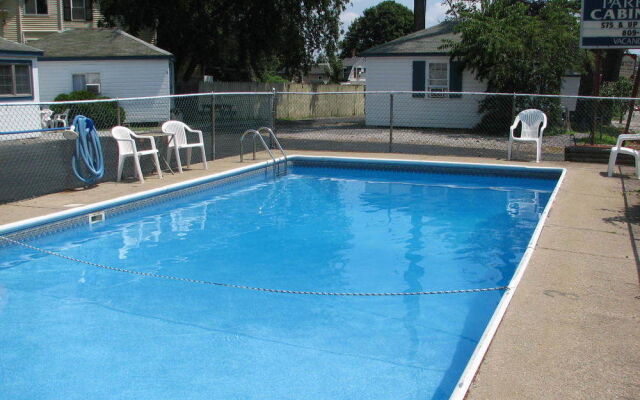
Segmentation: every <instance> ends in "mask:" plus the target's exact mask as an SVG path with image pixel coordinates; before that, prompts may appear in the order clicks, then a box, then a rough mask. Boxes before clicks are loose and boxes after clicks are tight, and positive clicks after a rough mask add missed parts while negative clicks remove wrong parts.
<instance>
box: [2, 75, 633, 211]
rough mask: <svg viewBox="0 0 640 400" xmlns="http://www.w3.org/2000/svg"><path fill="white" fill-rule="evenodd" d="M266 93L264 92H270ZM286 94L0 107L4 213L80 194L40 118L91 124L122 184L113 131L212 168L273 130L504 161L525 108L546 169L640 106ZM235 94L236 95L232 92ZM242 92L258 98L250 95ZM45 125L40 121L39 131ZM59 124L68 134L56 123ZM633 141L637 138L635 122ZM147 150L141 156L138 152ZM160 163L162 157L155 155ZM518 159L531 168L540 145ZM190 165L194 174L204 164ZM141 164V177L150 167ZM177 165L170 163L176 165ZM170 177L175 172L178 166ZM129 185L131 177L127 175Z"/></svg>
mask: <svg viewBox="0 0 640 400" xmlns="http://www.w3.org/2000/svg"><path fill="white" fill-rule="evenodd" d="M263 86H264V87H265V88H268V86H266V85H263ZM287 88H288V89H290V90H291V91H275V90H269V91H247V92H209V93H198V94H185V95H172V96H157V97H137V98H127V99H101V100H91V101H67V102H52V103H34V102H23V103H1V104H0V131H2V132H0V185H1V187H2V190H0V203H2V202H10V201H16V200H20V199H24V198H28V197H34V196H39V195H43V194H46V193H52V192H56V191H61V190H64V189H69V188H74V187H80V186H81V185H82V184H81V183H80V182H79V181H77V180H76V179H75V177H74V176H73V174H72V172H71V156H72V154H73V150H74V146H75V143H74V141H72V140H69V139H66V138H65V137H64V135H63V131H60V130H56V131H50V130H45V129H48V128H51V126H50V125H51V122H50V121H49V120H47V117H46V114H43V110H46V109H49V110H51V112H52V113H53V114H62V115H67V116H68V119H67V122H69V121H71V120H72V118H73V117H74V116H75V115H78V114H82V115H86V116H88V117H90V118H92V119H93V120H94V122H95V123H96V126H97V128H98V130H99V135H100V137H101V141H102V144H103V148H104V153H105V162H106V175H105V178H104V180H115V170H116V165H117V148H116V146H115V142H114V141H113V139H111V137H110V130H111V128H112V127H113V126H116V125H125V126H128V127H129V128H131V129H132V130H133V131H135V132H138V133H141V132H153V131H157V130H159V129H160V125H161V124H162V123H163V122H165V121H167V120H169V119H177V120H181V121H183V122H185V123H186V124H188V125H190V126H191V127H192V128H194V129H198V130H201V131H202V132H203V133H204V140H205V148H206V158H207V159H208V160H214V159H216V158H220V157H227V156H235V155H239V151H240V141H239V140H240V135H242V133H243V132H244V131H246V130H247V129H256V128H258V127H261V126H268V127H271V128H272V129H273V130H274V132H275V133H276V135H277V136H278V139H279V140H280V142H281V143H282V144H283V146H284V147H285V148H286V149H288V150H296V149H299V150H318V151H355V152H394V153H409V154H427V155H451V156H480V157H492V158H505V157H506V149H507V142H508V136H509V126H510V125H511V123H512V122H513V120H514V117H515V115H516V114H517V113H518V112H520V111H521V110H524V109H527V108H538V109H541V110H542V111H544V112H545V114H546V115H547V117H548V120H549V124H548V127H547V128H546V130H545V131H544V136H543V160H563V159H564V154H565V148H566V147H567V146H573V145H575V144H581V143H584V142H587V141H589V140H591V139H595V140H597V141H599V142H602V143H610V144H611V143H613V142H614V141H615V139H616V136H617V135H618V134H619V133H621V131H622V130H623V126H624V122H625V121H626V117H627V115H628V112H629V110H630V109H631V104H632V102H634V101H636V100H640V99H632V98H609V97H580V96H559V95H538V94H523V93H483V92H412V91H393V92H378V91H364V90H363V88H361V87H356V89H354V87H350V86H345V87H344V88H343V87H340V90H334V89H335V88H331V87H329V88H324V89H325V91H321V92H311V91H308V90H309V88H305V89H304V90H298V91H296V90H295V86H292V85H289V86H287ZM236 89H237V88H236ZM247 89H251V88H250V87H247ZM43 117H45V118H44V119H43ZM56 124H58V125H60V124H62V125H64V123H62V122H60V121H57V122H56ZM631 131H640V118H639V119H638V120H636V119H635V117H634V118H632V120H631ZM140 145H142V144H140ZM159 145H160V152H161V153H163V152H164V151H165V150H166V149H165V148H164V144H163V143H159ZM514 155H515V158H516V159H521V160H532V159H534V157H535V148H534V146H533V145H526V144H524V145H521V146H520V147H519V148H516V150H515V152H514ZM198 157H199V155H197V153H196V154H195V158H196V159H195V160H194V162H199V161H200V160H199V159H198ZM148 163H149V162H148V161H147V163H143V170H144V171H145V172H151V171H153V168H152V165H149V164H148ZM173 163H174V164H175V161H173ZM174 166H175V165H174ZM125 173H126V174H128V175H132V169H131V166H126V167H125Z"/></svg>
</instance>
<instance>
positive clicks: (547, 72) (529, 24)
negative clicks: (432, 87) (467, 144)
mask: <svg viewBox="0 0 640 400" xmlns="http://www.w3.org/2000/svg"><path fill="white" fill-rule="evenodd" d="M579 10H580V3H579V2H578V1H576V0H547V1H544V2H541V1H533V2H527V1H519V0H492V1H489V0H483V1H479V2H466V3H464V4H462V5H460V6H459V7H458V8H457V9H456V10H455V11H456V15H457V17H456V18H454V20H456V21H458V24H457V25H456V28H455V30H456V32H458V33H459V34H460V37H461V40H460V41H459V42H453V41H452V42H450V43H448V45H447V47H448V48H450V50H451V55H452V57H454V58H455V59H457V60H460V61H462V62H463V63H464V65H465V67H466V68H468V69H470V70H471V71H472V72H473V73H474V74H475V76H476V78H477V79H479V80H482V81H484V82H486V83H487V91H488V92H503V93H540V94H558V93H560V89H561V85H562V83H561V82H562V76H563V75H564V74H565V73H566V72H567V71H580V70H581V69H582V66H583V65H584V60H585V57H586V52H585V51H584V50H581V49H580V48H579V45H578V38H579V31H580V26H579V20H578V18H577V15H578V12H579ZM511 101H512V100H511V98H508V97H498V98H493V97H490V98H488V99H487V100H485V101H483V102H481V105H480V111H481V112H484V113H485V115H484V118H483V120H482V122H481V123H480V125H479V129H482V130H484V129H488V128H489V126H491V127H492V130H493V131H496V132H502V131H504V129H506V127H508V126H509V125H510V123H511V116H512V105H511ZM525 103H526V104H525ZM537 103H540V104H537ZM526 107H538V108H541V109H543V110H544V111H545V112H546V113H547V116H548V117H549V125H550V126H554V125H556V126H557V125H560V123H561V121H560V116H561V110H560V102H559V100H549V99H544V100H543V99H540V100H536V99H535V98H533V99H525V98H518V100H517V104H516V110H515V111H516V112H517V111H519V110H520V109H524V108H526Z"/></svg>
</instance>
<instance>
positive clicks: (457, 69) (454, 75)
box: [449, 61, 464, 98]
mask: <svg viewBox="0 0 640 400" xmlns="http://www.w3.org/2000/svg"><path fill="white" fill-rule="evenodd" d="M463 70H464V65H463V64H462V62H460V61H450V62H449V91H451V92H462V71H463ZM449 97H451V98H460V97H462V95H461V94H452V95H450V96H449Z"/></svg>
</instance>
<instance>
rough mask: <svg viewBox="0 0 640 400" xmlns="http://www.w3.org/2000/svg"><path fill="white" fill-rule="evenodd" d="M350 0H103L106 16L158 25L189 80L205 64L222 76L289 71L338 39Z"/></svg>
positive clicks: (162, 41)
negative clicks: (344, 11) (344, 12)
mask: <svg viewBox="0 0 640 400" xmlns="http://www.w3.org/2000/svg"><path fill="white" fill-rule="evenodd" d="M348 2H349V0H296V1H294V0H271V1H252V0H174V1H162V2H159V1H156V0H136V1H130V0H100V3H99V4H100V9H101V11H102V13H103V15H104V16H105V23H106V24H107V25H110V26H121V27H123V29H125V30H126V31H128V32H130V33H132V34H134V35H135V34H139V33H140V32H142V31H144V30H149V29H150V30H155V31H156V32H157V44H158V46H159V47H161V48H163V49H166V50H167V51H170V52H172V53H173V54H174V56H175V58H176V67H177V68H176V69H177V71H178V73H179V75H180V77H181V78H182V79H183V80H185V81H186V80H188V79H189V78H190V77H191V76H192V75H193V73H194V71H195V70H196V69H198V68H200V69H202V70H203V71H204V72H206V73H207V74H211V75H213V76H214V77H215V78H216V79H217V80H259V79H261V78H262V77H263V76H265V75H266V74H269V73H272V72H273V71H274V67H273V66H274V64H277V66H278V68H276V69H275V70H282V71H284V73H285V75H286V76H287V77H289V78H290V77H292V76H294V75H299V74H300V72H301V71H304V70H307V69H308V68H309V66H310V65H311V62H312V58H313V56H314V54H317V53H318V52H321V51H322V50H323V49H325V48H327V46H328V45H331V44H332V45H333V46H336V45H337V41H338V38H339V35H340V14H341V12H342V11H343V10H344V9H345V6H346V4H347V3H348Z"/></svg>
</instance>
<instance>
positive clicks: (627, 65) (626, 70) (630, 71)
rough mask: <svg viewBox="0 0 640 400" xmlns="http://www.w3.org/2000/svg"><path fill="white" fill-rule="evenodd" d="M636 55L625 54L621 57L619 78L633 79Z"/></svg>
mask: <svg viewBox="0 0 640 400" xmlns="http://www.w3.org/2000/svg"><path fill="white" fill-rule="evenodd" d="M637 57H638V56H637V55H635V54H625V55H624V56H622V64H621V65H620V77H625V78H629V79H631V78H633V76H634V74H635V72H636V60H637Z"/></svg>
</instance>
